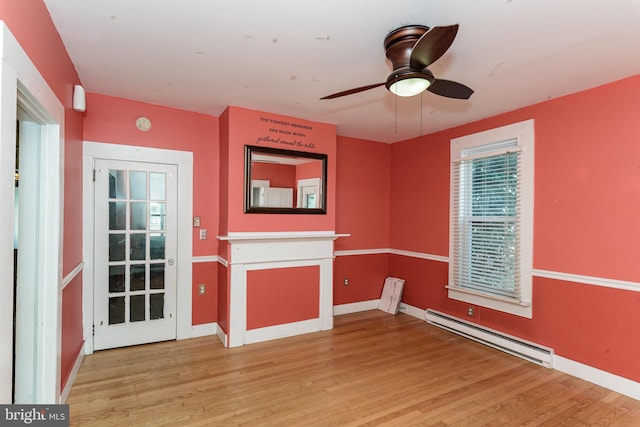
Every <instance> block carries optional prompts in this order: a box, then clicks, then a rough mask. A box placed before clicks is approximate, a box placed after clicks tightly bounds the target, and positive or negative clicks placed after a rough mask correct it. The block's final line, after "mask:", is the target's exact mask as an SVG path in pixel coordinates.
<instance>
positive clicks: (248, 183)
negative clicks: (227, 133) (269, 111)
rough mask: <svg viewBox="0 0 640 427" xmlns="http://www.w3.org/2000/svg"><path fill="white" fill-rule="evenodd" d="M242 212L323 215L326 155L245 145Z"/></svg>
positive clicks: (324, 207) (324, 211)
mask: <svg viewBox="0 0 640 427" xmlns="http://www.w3.org/2000/svg"><path fill="white" fill-rule="evenodd" d="M244 187H245V190H244V192H245V194H244V200H245V202H244V211H245V213H266V214H326V213H327V194H326V190H327V155H326V154H320V153H311V152H306V151H295V150H285V149H280V148H273V147H261V146H255V145H246V146H245V186H244Z"/></svg>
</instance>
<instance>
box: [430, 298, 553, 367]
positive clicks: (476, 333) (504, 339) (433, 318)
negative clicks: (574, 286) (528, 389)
mask: <svg viewBox="0 0 640 427" xmlns="http://www.w3.org/2000/svg"><path fill="white" fill-rule="evenodd" d="M426 320H427V323H429V324H432V325H434V326H437V327H439V328H442V329H446V330H447V331H449V332H453V333H455V334H458V335H461V336H463V337H465V338H469V339H471V340H474V341H477V342H479V343H482V344H485V345H488V346H490V347H493V348H495V349H498V350H501V351H504V352H506V353H509V354H512V355H514V356H518V357H520V358H522V359H525V360H528V361H530V362H533V363H535V364H538V365H541V366H544V367H547V368H552V367H553V349H552V348H549V347H544V346H541V345H539V344H536V343H533V342H530V341H526V340H523V339H521V338H518V337H514V336H512V335H508V334H505V333H502V332H500V331H496V330H494V329H490V328H486V327H484V326H481V325H478V324H476V323H471V322H467V321H466V320H462V319H459V318H457V317H454V316H450V315H448V314H445V313H441V312H439V311H436V310H432V309H430V308H429V309H427V312H426Z"/></svg>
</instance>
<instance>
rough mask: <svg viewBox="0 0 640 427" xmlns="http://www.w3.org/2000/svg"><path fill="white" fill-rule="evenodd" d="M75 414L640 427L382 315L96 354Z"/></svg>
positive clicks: (163, 419)
mask: <svg viewBox="0 0 640 427" xmlns="http://www.w3.org/2000/svg"><path fill="white" fill-rule="evenodd" d="M68 403H69V404H70V412H71V414H70V415H71V425H72V426H101V427H102V426H128V427H133V426H235V425H242V426H361V425H369V426H412V425H416V426H505V425H509V426H511V425H513V426H538V425H549V426H560V425H567V426H570V425H575V426H633V425H636V426H640V401H637V400H634V399H631V398H629V397H626V396H623V395H620V394H618V393H614V392H612V391H610V390H607V389H604V388H602V387H598V386H595V385H593V384H591V383H588V382H585V381H582V380H579V379H577V378H574V377H571V376H569V375H566V374H562V373H560V372H558V371H554V370H550V369H546V368H543V367H539V366H537V365H534V364H531V363H529V362H525V361H523V360H521V359H518V358H515V357H513V356H510V355H507V354H505V353H502V352H499V351H496V350H493V349H491V348H489V347H486V346H483V345H481V344H478V343H475V342H473V341H469V340H466V339H464V338H461V337H458V336H456V335H454V334H451V333H449V332H446V331H443V330H440V329H438V328H435V327H433V326H430V325H428V324H427V323H425V322H424V321H422V320H419V319H416V318H414V317H410V316H408V315H405V314H398V315H397V316H392V315H389V314H387V313H384V312H382V311H378V310H374V311H368V312H362V313H354V314H348V315H344V316H338V317H336V318H335V328H334V329H333V330H332V331H326V332H318V333H313V334H307V335H302V336H298V337H292V338H285V339H280V340H275V341H270V342H266V343H257V344H251V345H247V346H244V347H239V348H232V349H225V348H224V347H223V346H222V344H221V343H220V342H219V340H218V338H217V337H204V338H195V339H191V340H184V341H170V342H164V343H157V344H150V345H145V346H138V347H129V348H122V349H115V350H106V351H100V352H96V353H95V354H93V355H90V356H86V357H85V358H84V361H83V363H82V366H81V368H80V372H79V373H78V377H77V378H76V381H75V383H74V385H73V388H72V390H71V394H70V396H69V399H68Z"/></svg>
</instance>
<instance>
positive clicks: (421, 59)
mask: <svg viewBox="0 0 640 427" xmlns="http://www.w3.org/2000/svg"><path fill="white" fill-rule="evenodd" d="M456 34H458V24H454V25H448V26H446V27H433V28H431V29H430V30H429V31H427V32H426V33H424V35H423V36H422V37H420V39H419V40H418V41H417V42H416V44H415V45H414V46H413V50H412V51H411V58H410V65H411V68H415V69H416V70H421V69H423V68H425V67H428V66H429V65H431V64H433V63H434V62H436V60H438V58H440V57H441V56H442V55H444V53H445V52H446V51H447V49H449V47H450V46H451V44H452V43H453V40H454V39H455V38H456Z"/></svg>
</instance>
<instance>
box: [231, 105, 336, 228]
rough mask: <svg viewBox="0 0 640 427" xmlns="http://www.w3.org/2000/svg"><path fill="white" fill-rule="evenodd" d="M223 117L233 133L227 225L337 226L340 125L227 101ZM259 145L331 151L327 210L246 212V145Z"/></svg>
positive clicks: (237, 226)
mask: <svg viewBox="0 0 640 427" xmlns="http://www.w3.org/2000/svg"><path fill="white" fill-rule="evenodd" d="M225 115H226V117H227V119H225V121H224V126H226V129H224V130H223V132H225V135H227V136H228V139H227V140H224V141H221V144H223V145H226V146H228V157H226V158H224V159H223V160H222V162H224V161H225V160H226V161H228V168H229V169H228V171H229V173H228V180H229V193H228V198H227V202H228V212H227V213H226V214H225V215H226V217H227V221H228V222H227V231H229V232H239V231H310V230H315V231H320V230H331V231H333V230H335V212H336V204H335V194H336V193H335V189H336V179H335V176H336V128H335V126H334V125H329V124H325V123H317V122H311V121H308V120H303V119H298V118H293V117H287V116H282V115H277V114H272V113H266V112H262V111H256V110H249V109H246V108H239V107H233V106H231V107H228V108H227V110H226V111H225ZM245 145H260V146H265V147H274V148H283V149H287V150H298V151H309V152H313V153H324V154H327V155H328V166H327V175H328V176H327V214H326V215H304V214H302V215H280V214H245V213H244V146H245Z"/></svg>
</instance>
